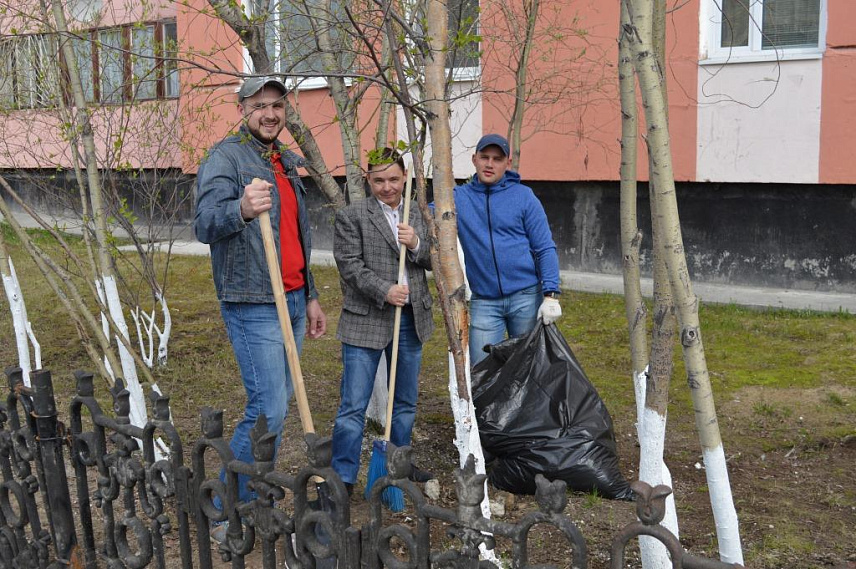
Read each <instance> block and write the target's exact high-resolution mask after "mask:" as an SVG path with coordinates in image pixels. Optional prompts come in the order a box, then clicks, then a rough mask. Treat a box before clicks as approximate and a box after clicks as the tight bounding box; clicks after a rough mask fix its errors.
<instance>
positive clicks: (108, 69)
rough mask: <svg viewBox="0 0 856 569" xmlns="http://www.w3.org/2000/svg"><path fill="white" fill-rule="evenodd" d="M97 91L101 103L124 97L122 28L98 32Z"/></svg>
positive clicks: (118, 100) (119, 100)
mask: <svg viewBox="0 0 856 569" xmlns="http://www.w3.org/2000/svg"><path fill="white" fill-rule="evenodd" d="M96 47H97V49H98V79H99V81H98V93H99V95H100V100H101V102H102V103H120V102H122V100H123V99H124V98H125V94H124V80H125V65H124V50H123V46H122V29H121V28H114V29H112V30H101V31H100V32H98V44H97V46H96Z"/></svg>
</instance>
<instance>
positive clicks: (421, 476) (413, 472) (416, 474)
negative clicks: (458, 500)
mask: <svg viewBox="0 0 856 569" xmlns="http://www.w3.org/2000/svg"><path fill="white" fill-rule="evenodd" d="M408 478H410V480H412V481H413V482H428V481H429V480H433V479H434V475H433V474H431V473H430V472H428V471H427V470H421V469H419V468H416V465H415V464H411V465H410V476H408Z"/></svg>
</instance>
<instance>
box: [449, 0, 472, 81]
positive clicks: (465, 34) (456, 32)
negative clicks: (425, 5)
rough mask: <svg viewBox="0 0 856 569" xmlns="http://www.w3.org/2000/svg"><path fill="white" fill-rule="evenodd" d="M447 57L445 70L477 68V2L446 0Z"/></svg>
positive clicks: (470, 0)
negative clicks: (447, 21) (447, 22)
mask: <svg viewBox="0 0 856 569" xmlns="http://www.w3.org/2000/svg"><path fill="white" fill-rule="evenodd" d="M448 7H449V56H448V57H447V58H446V69H455V70H456V71H458V70H463V69H473V68H478V66H479V40H480V38H479V36H478V31H479V3H478V0H448Z"/></svg>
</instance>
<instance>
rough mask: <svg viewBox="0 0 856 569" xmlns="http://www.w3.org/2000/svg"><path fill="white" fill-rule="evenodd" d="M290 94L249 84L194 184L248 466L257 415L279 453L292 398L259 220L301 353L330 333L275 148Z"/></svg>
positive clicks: (284, 161)
mask: <svg viewBox="0 0 856 569" xmlns="http://www.w3.org/2000/svg"><path fill="white" fill-rule="evenodd" d="M285 95H286V88H285V85H283V84H282V83H281V82H280V81H279V80H277V79H274V78H272V77H254V78H251V79H248V80H246V81H245V82H244V84H243V85H242V86H241V88H240V90H239V91H238V110H239V111H240V112H241V116H242V117H243V120H242V124H241V127H240V130H239V131H238V133H237V134H234V135H231V136H228V137H226V138H225V139H224V140H222V141H220V142H219V143H218V144H216V145H215V146H214V147H213V148H211V150H210V151H209V152H208V156H207V157H206V159H205V161H204V162H203V163H202V165H201V166H200V168H199V173H198V176H197V183H198V191H197V200H196V219H195V221H194V229H195V232H196V237H197V238H198V239H199V240H200V241H201V242H203V243H209V244H210V245H211V266H212V269H213V272H214V286H215V288H216V290H217V299H218V300H219V301H220V313H221V314H222V316H223V322H224V323H225V325H226V332H227V334H228V335H229V340H230V341H231V343H232V349H233V350H234V352H235V358H236V359H237V361H238V367H239V368H240V370H241V379H242V380H243V382H244V388H245V389H246V393H247V404H246V408H245V409H244V418H243V419H242V420H241V422H240V423H239V424H238V426H237V427H236V428H235V433H234V435H233V436H232V442H231V444H230V446H231V448H232V452H233V453H234V454H235V458H237V459H238V460H241V461H243V462H247V463H252V462H253V456H252V452H251V447H250V438H249V433H250V429H252V428H253V426H254V425H255V423H256V419H257V418H258V416H259V415H260V414H262V413H264V414H265V415H266V416H267V421H268V429H269V430H270V431H271V432H274V433H276V435H277V439H276V446H277V448H278V447H279V443H280V440H281V438H282V427H283V422H284V421H285V416H286V413H287V412H288V402H289V400H290V399H291V396H292V393H293V388H292V385H291V376H290V374H289V371H288V364H287V361H286V355H285V348H284V347H283V343H282V332H281V330H280V326H279V321H278V319H277V311H276V305H275V304H274V297H273V289H272V287H271V283H270V276H269V273H268V269H267V263H266V261H265V254H264V245H263V243H262V235H261V229H260V226H259V221H258V220H257V218H258V216H259V214H261V213H262V212H264V211H269V212H270V220H271V225H272V227H273V235H274V241H275V243H276V246H277V252H278V254H279V259H280V263H281V267H282V277H283V284H284V286H285V291H286V297H287V301H288V311H289V315H290V317H291V326H292V329H293V330H294V337H295V340H296V342H297V349H298V351H299V350H300V349H301V347H302V344H303V336H304V334H305V335H307V336H309V337H310V338H318V337H320V336H321V335H323V334H324V332H325V331H326V329H327V322H326V316H325V315H324V312H323V311H322V309H321V305H320V304H319V302H318V291H317V290H316V289H315V283H314V281H313V278H312V273H311V271H310V270H309V255H310V251H311V239H310V235H309V217H308V215H307V212H306V195H305V194H306V190H305V189H304V187H303V184H302V182H301V180H300V178H299V177H298V176H297V171H296V168H297V167H298V166H300V165H302V159H301V158H300V157H299V156H297V155H296V154H294V153H293V152H291V151H289V150H286V149H285V148H284V147H283V145H282V144H281V143H280V142H279V141H278V140H277V137H278V136H279V133H280V132H281V131H282V129H283V127H284V126H285V106H284V101H283V98H284V97H285ZM256 178H258V181H254V179H256ZM221 476H222V475H221ZM246 481H247V478H246V476H243V475H242V476H240V477H239V482H238V484H239V496H238V499H239V500H240V501H242V502H247V501H249V500H250V499H251V498H252V494H251V493H250V492H249V490H247V487H246Z"/></svg>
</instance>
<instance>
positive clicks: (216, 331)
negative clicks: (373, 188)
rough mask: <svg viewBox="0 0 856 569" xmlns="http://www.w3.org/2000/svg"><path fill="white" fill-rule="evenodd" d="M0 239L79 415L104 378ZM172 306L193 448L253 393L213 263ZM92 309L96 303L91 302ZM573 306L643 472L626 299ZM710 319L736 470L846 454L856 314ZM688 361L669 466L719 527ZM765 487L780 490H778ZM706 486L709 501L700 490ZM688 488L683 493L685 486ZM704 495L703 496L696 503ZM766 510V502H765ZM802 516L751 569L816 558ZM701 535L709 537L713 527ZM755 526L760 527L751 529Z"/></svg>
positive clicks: (312, 373) (7, 359)
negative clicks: (78, 377)
mask: <svg viewBox="0 0 856 569" xmlns="http://www.w3.org/2000/svg"><path fill="white" fill-rule="evenodd" d="M0 230H2V231H3V234H4V237H5V239H6V243H7V245H8V247H9V250H10V254H11V255H12V257H13V258H14V260H15V264H16V267H17V270H18V275H19V278H20V280H21V282H22V285H23V294H24V297H25V299H26V302H27V308H28V312H29V317H30V320H31V322H32V325H33V329H34V331H35V333H36V335H37V337H38V339H39V341H40V342H41V344H42V360H43V366H44V367H45V368H48V369H51V370H52V371H53V375H54V381H55V390H56V393H57V398H58V400H59V406H60V413H61V414H64V413H67V407H68V406H67V403H66V401H68V399H69V398H70V397H71V395H72V394H73V390H74V386H73V381H72V379H71V374H72V372H73V370H75V369H89V370H92V369H94V368H93V365H92V363H91V362H90V361H89V360H88V358H87V355H86V353H85V351H84V350H83V347H82V345H81V341H80V339H79V338H78V335H77V332H76V330H75V327H74V325H73V324H72V322H71V320H70V319H69V318H68V316H67V315H66V314H65V313H64V311H63V309H62V307H61V306H60V305H59V303H58V302H57V300H56V298H55V296H54V294H53V292H52V291H50V290H49V288H48V287H47V285H46V284H45V282H44V279H43V278H42V276H41V274H40V273H39V272H38V270H37V269H36V268H35V266H34V265H33V263H32V262H31V261H30V259H29V257H28V256H27V255H26V253H25V252H24V251H23V249H22V247H21V245H20V243H18V240H17V238H15V236H14V235H12V234H11V233H10V232H9V229H8V226H3V225H0ZM32 235H33V236H34V238H35V240H36V241H37V242H38V244H39V245H40V246H41V247H44V248H45V249H47V250H50V251H52V252H54V253H56V252H57V248H56V246H55V245H53V244H52V241H51V239H50V238H48V237H47V236H45V235H44V233H43V232H34V233H32ZM72 241H73V243H74V246H75V247H81V244H80V242H79V240H74V239H72ZM58 258H59V259H60V260H61V261H60V262H62V263H63V264H64V266H66V267H68V268H69V269H70V270H73V271H78V272H80V273H81V274H80V275H79V276H78V277H76V279H77V281H76V282H78V284H80V285H82V283H83V281H82V278H83V274H82V271H79V270H78V267H75V266H73V264H72V263H70V262H69V261H68V260H67V259H64V258H63V256H62V255H60V256H59V257H58ZM313 270H314V273H315V277H316V281H317V285H318V288H319V290H320V292H321V298H322V304H323V306H324V310H325V312H326V313H327V316H328V334H327V335H326V336H325V337H323V338H321V339H319V340H315V341H311V340H307V341H306V342H305V344H304V352H303V356H302V357H301V364H302V368H303V372H304V376H305V379H306V383H307V387H308V390H309V393H310V405H311V407H312V410H313V413H314V419H315V425H316V429H317V430H318V432H319V433H321V434H329V433H330V431H331V428H332V421H333V417H334V415H335V411H336V407H337V406H338V400H339V378H340V375H341V361H340V343H339V342H338V341H337V340H336V338H335V329H336V323H337V319H338V315H339V312H340V310H341V304H342V299H341V292H340V290H339V283H338V274H337V272H336V270H335V268H331V267H326V268H315V269H313ZM127 276H128V277H129V282H131V283H132V285H133V286H135V287H139V285H138V284H137V283H136V282H135V281H134V280H133V278H131V277H132V276H133V275H132V274H131V273H130V272H129V273H128V275H127ZM81 289H82V290H85V287H82V286H81ZM166 296H167V299H168V301H169V306H170V308H171V310H172V319H173V333H172V340H171V343H170V354H169V363H168V365H167V366H166V367H164V368H160V369H157V370H155V376H156V379H157V381H158V384H159V386H160V388H161V389H162V390H163V391H164V392H165V393H166V394H168V395H169V396H170V397H171V404H172V412H173V418H174V421H175V423H176V425H177V427H178V429H179V432H180V434H181V435H182V437H183V438H184V437H187V439H185V440H193V439H195V438H196V437H197V436H198V435H199V433H200V427H199V413H200V410H201V409H202V407H204V406H210V407H213V408H217V409H223V410H224V411H225V413H224V418H225V422H226V432H227V433H228V432H231V430H232V428H233V427H234V424H235V422H236V421H237V420H238V419H239V418H240V416H241V413H242V409H243V401H244V391H243V387H242V385H241V381H240V378H239V374H238V369H237V365H236V363H235V360H234V356H233V354H232V351H231V348H230V346H229V343H228V340H227V338H226V334H225V330H224V328H223V323H222V320H221V317H220V311H219V306H218V304H217V300H216V297H215V293H214V287H213V282H212V277H211V267H210V261H209V260H208V259H207V258H204V257H173V259H172V260H171V262H170V268H169V276H168V279H167V288H166ZM143 298H144V297H143ZM87 302H88V304H89V305H90V306H94V303H92V302H91V301H87ZM561 302H562V309H563V312H564V317H563V318H562V319H561V320H560V321H559V323H558V325H559V328H560V330H561V331H562V333H563V334H564V335H565V337H566V338H567V340H568V342H569V344H570V345H571V347H572V348H573V350H574V352H575V354H576V355H577V357H578V359H579V360H580V363H581V364H582V366H583V368H584V369H585V371H586V373H587V375H588V377H589V379H590V380H591V382H592V383H593V385H594V386H595V387H596V388H597V390H598V392H599V393H600V395H601V397H602V398H603V400H604V401H605V403H606V404H607V407H608V408H609V410H610V412H611V414H612V417H613V421H614V423H615V432H616V437H617V439H618V448H619V455H620V457H621V460H622V465H623V467H629V468H634V469H635V465H634V459H635V454H636V453H638V451H637V449H636V447H635V444H634V443H635V428H634V422H635V413H636V411H635V401H634V394H633V387H632V381H631V377H630V375H631V370H630V350H629V347H628V338H627V323H626V320H625V315H624V314H625V313H624V304H623V299H622V298H621V297H620V296H616V295H609V294H588V293H578V292H570V291H567V292H566V294H563V295H562V298H561ZM145 304H147V305H146V306H144V308H146V309H148V310H151V306H150V301H147V302H146V303H145ZM649 308H650V307H649ZM435 320H436V323H437V330H436V332H435V334H434V336H433V337H432V339H431V340H430V342H428V343H427V344H426V346H425V348H424V352H423V374H422V381H421V383H420V407H419V415H418V417H417V432H416V433H415V434H414V438H415V440H416V441H417V444H423V445H426V444H430V445H432V449H433V452H435V453H436V456H439V457H441V458H442V457H443V456H446V455H448V457H451V456H452V455H453V454H454V452H455V451H454V447H453V445H452V444H451V437H452V436H453V430H454V429H453V424H452V423H453V422H452V418H451V412H450V410H449V404H448V387H447V384H448V375H447V374H448V352H447V349H446V334H445V331H444V328H443V324H442V318H441V315H440V310H439V307H437V309H436V310H435ZM649 320H650V319H649ZM700 320H701V329H702V339H703V342H704V348H705V356H706V360H707V365H708V369H709V371H710V377H711V382H712V385H713V392H714V399H715V402H716V405H717V410H718V414H719V423H720V428H721V432H722V436H723V440H724V441H725V445H726V452H727V455H728V456H729V457H732V456H734V455H739V456H738V457H736V458H734V459H733V462H731V463H730V464H733V465H735V466H737V467H738V471H739V470H740V469H742V468H744V467H749V466H752V467H753V468H756V469H757V468H759V467H758V464H762V466H761V468H763V463H760V462H758V461H762V460H763V459H762V458H760V457H761V456H762V454H763V453H765V452H766V453H770V452H779V453H781V454H785V453H788V452H789V451H791V450H792V449H797V451H795V453H796V454H798V453H799V452H803V451H804V452H806V453H818V452H824V451H825V452H829V453H834V452H838V451H837V450H836V449H837V448H838V447H836V445H838V444H839V442H840V441H842V440H844V439H845V438H846V437H848V436H850V435H854V434H856V350H854V349H853V346H854V344H856V317H854V316H853V315H849V314H844V313H818V312H811V311H787V310H778V309H777V310H760V311H759V310H755V309H744V308H741V307H737V306H727V305H703V306H702V307H701V310H700ZM648 325H649V326H650V321H649V324H648ZM13 337H14V336H13V333H12V323H11V317H10V315H9V312H8V309H7V306H6V301H5V296H0V365H2V366H3V367H6V366H10V365H15V364H16V363H17V354H16V351H15V343H14V341H13ZM674 359H675V369H674V374H673V381H672V382H671V385H670V390H669V393H670V398H669V399H670V406H669V416H668V418H669V430H668V439H667V443H666V450H667V455H668V456H667V462H669V464H670V468H673V473H675V474H676V482H679V481H681V482H682V483H683V485H684V487H683V489H684V493H683V495H682V496H681V498H682V500H679V508H680V511H681V516H688V517H691V519H692V518H693V517H694V518H699V517H701V518H704V519H705V520H706V519H707V517H706V516H708V515H709V514H707V506H706V505H705V502H704V497H703V496H702V494H705V488H706V487H705V480H704V477H703V476H704V475H703V473H701V472H697V471H696V470H695V469H694V468H693V467H692V465H693V464H694V463H695V462H696V461H700V449H699V444H698V440H697V437H696V435H695V432H694V430H695V426H694V421H695V415H694V412H693V407H692V401H691V397H690V393H689V389H688V388H687V385H686V378H685V371H684V366H683V362H682V354H681V348H680V345H679V344H677V343H676V345H675V355H674ZM102 387H103V386H102ZM98 393H99V399H100V401H101V403H102V406H103V407H104V408H105V409H110V408H111V407H112V404H111V403H110V402H109V397H108V396H107V394H106V390H104V389H99V391H98ZM286 429H287V437H286V440H292V439H295V438H294V437H293V435H294V434H295V433H298V432H299V423H298V422H297V419H296V413H295V412H292V413H291V414H290V416H289V420H288V423H287V425H286ZM438 433H440V434H441V436H442V437H447V436H448V439H449V440H445V439H444V440H439V438H440V437H438ZM429 437H430V438H431V440H430V441H429V440H428V439H429ZM295 440H296V439H295ZM294 452H295V453H296V452H297V451H294ZM284 454H285V452H284ZM796 454H795V455H794V456H796ZM292 456H295V455H292ZM290 458H291V457H290V456H283V457H282V460H283V461H284V462H285V464H286V465H288V466H287V467H288V468H293V466H292V465H294V464H299V462H297V461H298V460H300V457H297V456H295V458H294V460H293V461H291V462H289V460H290ZM752 461H755V462H752ZM454 462H456V460H455V459H453V458H447V459H446V462H445V463H444V464H448V465H451V464H453V463H454ZM753 465H754V466H753ZM449 468H451V466H449ZM755 472H757V470H756V471H755ZM850 474H851V473H850V472H849V471H847V472H837V471H836V472H828V473H825V475H824V478H829V479H830V482H829V484H830V489H829V490H828V491H824V493H823V495H822V496H819V497H818V501H819V502H821V504H822V506H823V508H822V509H820V510H819V511H822V512H826V511H828V510H829V509H830V508H837V510H835V511H833V512H832V513H831V514H824V515H829V516H830V517H829V518H821V517H820V516H821V515H822V514H820V513H817V514H816V515H817V516H818V519H819V520H823V519H826V520H831V521H834V520H835V519H836V517H835V516H838V517H841V516H842V513H841V512H845V511H849V510H848V508H854V507H856V493H854V491H853V490H852V484H851V483H849V482H846V481H849V479H850ZM630 476H632V474H631V475H630ZM765 476H766V477H767V478H770V479H769V480H760V481H756V480H752V481H749V482H744V484H746V485H750V484H751V486H748V487H749V488H751V490H750V491H746V487H744V491H743V492H742V493H740V494H736V497H737V498H738V500H743V502H740V503H738V508H739V510H740V511H741V515H746V514H747V512H748V513H749V515H748V516H747V517H748V518H750V519H752V508H758V506H757V505H750V504H749V503H748V502H746V501H747V500H754V497H755V496H756V495H757V496H759V497H762V496H764V497H765V496H772V495H774V494H775V493H776V492H778V491H779V489H780V488H781V487H780V486H776V485H773V484H774V483H775V484H780V483H779V482H777V481H776V480H774V479H772V478H771V477H769V476H768V475H765ZM833 482H834V484H833ZM764 484H768V485H770V488H769V489H766V488H765V487H764V486H763V485H764ZM696 489H697V490H698V492H694V491H693V490H696ZM676 490H680V488H679V487H677V486H676ZM691 495H698V496H700V497H699V498H698V499H697V500H695V501H693V499H692V497H691ZM576 499H577V500H578V503H579V502H582V507H583V509H584V510H586V511H590V512H592V513H598V515H599V514H600V513H602V511H603V509H604V508H612V507H614V506H613V503H612V502H610V501H607V500H602V499H601V498H599V497H598V496H597V495H593V494H592V495H584V496H582V497H577V498H576ZM759 501H760V502H761V503H762V505H763V500H760V499H759ZM753 504H754V502H753ZM615 507H620V506H615ZM610 511H611V510H610ZM621 512H623V510H620V509H619V510H618V513H619V514H620V513H621ZM790 515H791V512H790V511H789V510H788V509H787V508H782V511H781V515H777V514H771V513H766V512H765V513H763V514H761V513H758V514H755V517H756V519H758V520H762V519H763V523H764V524H766V523H768V517H769V520H770V521H769V523H772V524H773V525H775V527H776V530H775V531H770V532H769V534H770V535H769V536H767V537H765V538H764V539H763V540H761V539H756V540H755V541H754V542H751V543H747V547H746V553H747V561H748V562H750V563H749V564H750V565H752V566H758V567H764V568H766V567H776V566H781V565H777V563H779V562H780V561H781V560H782V559H785V558H786V557H787V556H789V555H790V556H804V555H807V554H810V553H811V541H810V539H809V538H808V537H807V535H806V533H805V532H804V531H803V532H801V531H799V528H798V527H793V526H788V525H787V520H788V517H789V516H790ZM764 516H766V517H764ZM851 516H852V514H851ZM619 519H621V518H620V516H619ZM682 523H683V522H682ZM759 523H760V522H759ZM698 525H704V526H705V527H706V524H698ZM839 525H841V524H839ZM751 527H752V526H750V525H747V528H749V529H750V530H751ZM834 527H835V528H836V531H838V530H839V529H840V534H841V535H842V536H843V535H847V532H848V531H849V530H848V529H847V528H846V527H844V526H842V527H840V528H839V527H838V525H834ZM682 531H683V530H682ZM710 531H712V529H703V530H700V531H698V532H697V535H707V533H705V532H708V533H709V532H710ZM763 533H764V534H766V533H767V532H766V531H764V532H763ZM757 535H758V534H757V533H756V536H757ZM842 539H843V538H842ZM697 543H701V542H697Z"/></svg>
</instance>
